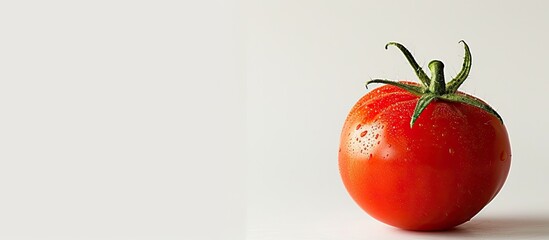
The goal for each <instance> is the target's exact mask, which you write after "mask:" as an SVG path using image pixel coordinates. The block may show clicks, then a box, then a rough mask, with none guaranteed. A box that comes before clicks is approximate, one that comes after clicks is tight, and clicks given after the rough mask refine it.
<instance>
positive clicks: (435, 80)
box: [366, 40, 503, 128]
mask: <svg viewBox="0 0 549 240" xmlns="http://www.w3.org/2000/svg"><path fill="white" fill-rule="evenodd" d="M460 43H463V46H464V48H465V57H464V60H463V66H462V69H461V71H460V72H459V73H458V75H457V76H456V77H455V78H454V79H452V81H450V82H449V83H448V84H446V82H445V81H444V64H443V63H442V62H441V61H439V60H433V61H431V62H430V63H429V69H430V70H431V78H429V77H428V76H427V75H426V74H425V72H424V71H423V69H421V67H420V66H419V65H418V64H417V62H416V60H415V59H414V57H413V56H412V54H411V53H410V51H408V49H406V48H405V47H404V46H403V45H402V44H400V43H396V42H389V43H387V45H385V49H387V47H388V46H390V45H393V46H396V47H397V48H398V49H400V51H401V52H402V53H403V54H404V56H405V57H406V59H407V60H408V63H410V65H411V66H412V68H413V69H414V72H415V73H416V75H417V76H418V78H419V80H420V82H421V85H420V86H418V85H414V84H410V83H405V82H396V81H391V80H386V79H373V80H370V81H368V82H366V88H368V84H371V83H383V84H389V85H393V86H396V87H399V88H402V89H404V90H406V91H408V92H410V93H413V94H415V95H418V96H419V99H418V102H417V104H416V108H415V109H414V113H413V114H412V117H411V120H410V128H411V127H413V125H414V122H415V121H416V120H417V119H418V117H419V116H420V114H421V113H422V112H423V110H425V108H426V107H427V106H428V105H429V103H431V102H432V101H433V100H435V99H440V100H444V101H449V102H459V103H464V104H468V105H471V106H475V107H478V108H481V109H482V110H484V111H487V112H489V113H490V114H492V115H494V116H496V117H497V118H498V119H499V120H500V121H501V122H502V123H503V119H502V118H501V116H500V115H499V114H498V113H497V112H496V111H495V110H494V109H493V108H492V107H490V106H489V105H488V104H486V103H485V102H483V101H481V100H479V99H478V98H475V97H472V96H469V95H467V94H464V93H459V92H457V90H458V88H459V87H460V86H461V84H463V82H464V81H465V79H467V77H468V76H469V72H470V71H471V65H472V61H473V58H472V57H471V51H470V50H469V46H468V45H467V43H465V41H463V40H461V41H460Z"/></svg>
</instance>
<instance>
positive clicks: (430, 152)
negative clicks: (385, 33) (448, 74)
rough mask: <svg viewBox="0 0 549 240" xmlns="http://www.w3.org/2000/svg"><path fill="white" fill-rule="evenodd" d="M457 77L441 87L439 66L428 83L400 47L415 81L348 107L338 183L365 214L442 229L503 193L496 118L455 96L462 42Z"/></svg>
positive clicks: (501, 128) (502, 141) (503, 133)
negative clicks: (413, 73) (416, 79)
mask: <svg viewBox="0 0 549 240" xmlns="http://www.w3.org/2000/svg"><path fill="white" fill-rule="evenodd" d="M460 42H461V43H463V45H464V48H465V58H464V62H463V66H462V69H461V71H460V72H459V73H458V74H457V76H455V77H454V78H453V79H452V80H451V81H449V82H448V83H446V81H445V78H444V74H443V68H444V64H443V63H442V62H441V61H439V60H433V61H431V62H430V63H429V64H428V67H429V69H430V71H431V74H430V77H429V76H427V74H426V73H425V72H424V71H423V70H422V68H421V67H420V66H419V65H418V64H417V62H416V61H415V60H414V58H413V56H412V54H411V53H410V52H409V51H408V50H407V49H406V48H405V47H404V46H403V45H401V44H399V43H396V42H390V43H388V44H387V45H386V46H385V48H386V49H387V47H388V46H395V47H397V48H398V49H399V50H400V51H402V53H403V54H404V56H405V57H406V59H407V60H408V62H409V63H410V65H411V66H412V68H413V70H414V71H415V73H416V75H417V77H418V78H419V83H413V82H409V81H391V80H386V79H373V80H370V81H368V82H367V83H366V86H369V85H370V84H374V83H381V84H385V85H383V86H381V87H378V88H376V89H374V90H372V91H370V92H369V93H367V94H366V95H364V96H363V97H362V98H361V99H360V100H358V102H357V103H356V104H355V105H354V106H353V107H352V109H351V111H350V113H349V114H348V116H347V119H346V121H345V123H344V126H343V130H342V132H341V139H340V147H339V170H340V174H341V178H342V180H343V183H344V185H345V187H346V189H347V191H348V192H349V194H350V195H351V197H352V198H353V199H354V201H355V202H356V203H357V204H358V205H359V206H360V207H361V208H362V209H364V210H365V211H366V212H367V213H368V214H369V215H371V216H372V217H374V218H376V219H378V220H379V221H381V222H384V223H386V224H389V225H392V226H395V227H398V228H402V229H407V230H420V231H431V230H446V229H451V228H453V227H455V226H457V225H460V224H462V223H464V222H467V221H469V220H470V219H471V218H472V217H473V216H475V215H476V214H477V213H479V212H480V211H481V209H483V208H484V207H485V206H486V205H487V204H488V203H489V202H490V201H491V200H492V199H494V197H495V196H496V194H497V193H498V192H499V191H500V190H501V188H502V187H503V184H504V182H505V179H506V178H507V175H508V173H509V169H510V166H511V145H510V142H509V137H508V134H507V130H506V128H505V125H504V124H503V119H502V117H501V116H500V115H499V114H498V113H497V112H496V111H495V110H494V109H493V108H492V107H491V106H490V105H488V104H487V103H486V102H484V101H483V100H481V99H479V98H477V97H474V96H471V95H469V94H467V93H464V92H460V91H458V88H459V87H460V85H461V84H462V83H463V82H464V81H465V79H466V78H467V76H468V75H469V72H470V70H471V64H472V57H471V52H470V49H469V46H468V45H467V44H466V43H465V42H464V41H460Z"/></svg>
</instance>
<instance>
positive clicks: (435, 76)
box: [429, 60, 446, 96]
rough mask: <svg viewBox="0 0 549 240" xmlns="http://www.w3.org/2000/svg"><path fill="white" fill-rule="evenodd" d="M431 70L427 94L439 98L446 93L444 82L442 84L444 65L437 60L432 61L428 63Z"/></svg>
mask: <svg viewBox="0 0 549 240" xmlns="http://www.w3.org/2000/svg"><path fill="white" fill-rule="evenodd" d="M429 69H430V70H431V85H429V92H431V93H433V94H435V95H437V96H440V95H442V94H444V93H446V82H444V64H443V63H442V62H441V61H439V60H433V61H431V62H430V63H429Z"/></svg>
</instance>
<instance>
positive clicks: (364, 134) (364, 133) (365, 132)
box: [360, 130, 368, 137]
mask: <svg viewBox="0 0 549 240" xmlns="http://www.w3.org/2000/svg"><path fill="white" fill-rule="evenodd" d="M366 134H368V131H367V130H366V131H364V132H361V133H360V136H361V137H364V136H366Z"/></svg>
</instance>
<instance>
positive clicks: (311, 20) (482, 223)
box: [246, 0, 549, 240]
mask: <svg viewBox="0 0 549 240" xmlns="http://www.w3.org/2000/svg"><path fill="white" fill-rule="evenodd" d="M247 7H248V8H247V10H248V15H247V16H248V20H249V21H248V33H247V55H246V57H247V63H246V71H247V76H246V77H247V83H248V85H247V87H248V90H247V113H248V114H247V119H248V122H247V136H248V162H249V168H248V170H249V174H248V186H247V187H248V202H247V205H248V212H247V239H248V240H266V239H277V240H278V239H283V240H289V239H331V240H332V239H345V240H348V239H397V237H398V239H434V238H441V237H449V238H456V239H461V238H480V239H501V238H507V239H525V238H528V239H548V238H549V230H548V229H549V207H548V204H547V203H548V202H549V192H548V188H547V187H546V186H545V183H547V182H549V174H547V169H549V161H547V155H546V152H545V149H546V148H547V147H546V145H547V142H549V137H548V136H549V134H548V133H549V125H547V123H548V122H549V114H547V111H546V110H545V107H544V106H545V104H547V103H548V102H549V97H548V95H547V93H546V91H547V88H549V81H547V79H546V78H547V67H546V65H547V56H549V49H548V48H547V47H546V46H545V44H546V43H547V42H549V35H548V34H547V31H544V30H543V29H545V28H546V27H547V26H546V25H547V23H548V22H549V17H548V16H547V14H546V9H547V7H549V5H548V4H547V3H546V2H544V1H536V2H534V1H521V2H511V3H510V2H502V1H454V2H440V1H399V3H396V2H387V1H290V0H283V1H267V0H263V1H250V2H248V5H247ZM461 39H464V40H466V41H467V43H468V44H469V45H470V47H471V51H472V54H473V68H472V72H471V74H470V77H469V79H468V80H467V81H466V82H465V84H464V86H463V87H462V89H463V90H465V91H467V92H470V93H472V94H474V95H476V96H479V97H481V98H482V99H485V100H486V101H488V102H489V103H490V104H491V105H492V106H493V107H494V108H496V110H498V112H499V113H500V114H501V115H502V116H503V118H504V120H505V124H506V126H507V128H508V131H509V134H510V139H511V142H512V149H513V159H512V167H511V172H510V175H509V177H508V179H507V182H506V184H505V186H504V188H503V190H502V191H501V192H500V194H499V195H498V196H497V197H496V199H495V200H494V201H493V202H492V203H490V204H489V205H488V206H487V207H486V208H485V209H484V210H483V211H482V212H481V213H480V214H479V215H477V216H476V217H475V218H473V220H472V221H471V222H469V223H467V224H464V225H462V226H461V227H460V228H459V229H458V230H456V231H452V232H439V233H415V232H405V231H399V230H395V229H394V228H392V227H388V226H386V225H384V224H382V223H379V222H377V221H375V220H373V219H372V218H370V217H369V216H368V215H367V214H366V213H364V212H363V211H362V210H361V209H360V208H358V207H357V206H356V204H355V203H354V202H353V201H352V200H351V198H350V197H349V196H348V194H347V193H346V191H345V189H344V187H343V184H342V183H341V180H340V177H339V173H338V166H337V149H338V144H339V143H338V141H339V133H340V130H341V127H342V125H343V121H344V119H345V117H346V115H347V113H348V111H349V109H350V108H351V106H352V105H353V104H354V103H355V102H356V101H357V100H358V99H359V98H360V97H361V96H362V95H363V94H365V93H366V92H367V90H366V89H365V88H364V86H363V84H364V82H365V81H366V80H368V79H370V78H389V79H395V80H400V79H410V80H413V81H417V79H416V77H415V75H414V74H413V71H412V69H411V67H410V66H409V65H408V63H407V62H406V60H405V58H404V57H403V56H402V54H401V53H400V52H399V51H398V50H397V49H394V48H390V49H389V50H385V49H384V48H383V47H384V45H385V43H387V42H389V41H399V42H401V43H403V44H404V45H405V46H407V47H408V48H409V49H410V50H411V51H412V53H414V55H415V56H416V59H417V60H418V62H419V63H420V64H421V65H425V64H426V63H428V62H429V61H430V60H432V59H440V60H442V61H443V62H445V64H446V75H447V78H450V77H452V76H455V74H456V73H457V72H458V71H459V70H460V67H461V62H462V59H463V47H462V45H460V44H458V41H459V40H461Z"/></svg>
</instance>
